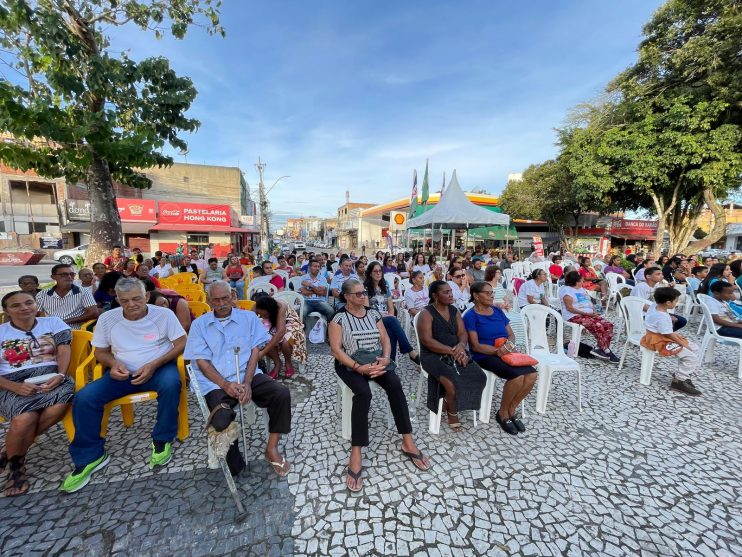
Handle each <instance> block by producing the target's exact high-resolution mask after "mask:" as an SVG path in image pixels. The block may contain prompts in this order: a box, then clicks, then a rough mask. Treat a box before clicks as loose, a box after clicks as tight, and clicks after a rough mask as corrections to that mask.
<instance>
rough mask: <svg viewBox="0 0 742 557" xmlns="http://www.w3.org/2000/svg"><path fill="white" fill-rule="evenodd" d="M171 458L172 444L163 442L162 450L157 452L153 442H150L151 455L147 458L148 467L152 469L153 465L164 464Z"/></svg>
mask: <svg viewBox="0 0 742 557" xmlns="http://www.w3.org/2000/svg"><path fill="white" fill-rule="evenodd" d="M171 458H173V444H172V443H165V446H164V447H163V449H162V451H160V452H159V453H158V452H157V449H156V448H155V444H154V443H152V456H151V457H150V459H149V469H150V470H152V469H154V467H155V466H165V465H166V464H167V463H168V462H170V459H171Z"/></svg>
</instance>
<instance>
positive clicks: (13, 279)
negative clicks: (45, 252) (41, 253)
mask: <svg viewBox="0 0 742 557" xmlns="http://www.w3.org/2000/svg"><path fill="white" fill-rule="evenodd" d="M55 264H56V262H55V263H41V264H39V265H14V266H8V267H0V288H2V290H3V291H4V292H5V291H9V290H10V289H9V288H8V287H10V286H17V285H18V277H21V276H23V275H36V276H37V277H39V283H40V284H44V283H46V282H49V281H51V270H52V267H53V266H54V265H55Z"/></svg>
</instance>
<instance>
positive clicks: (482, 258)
mask: <svg viewBox="0 0 742 557" xmlns="http://www.w3.org/2000/svg"><path fill="white" fill-rule="evenodd" d="M471 260H472V263H473V262H474V261H484V257H479V256H478V255H477V256H475V257H472V258H471Z"/></svg>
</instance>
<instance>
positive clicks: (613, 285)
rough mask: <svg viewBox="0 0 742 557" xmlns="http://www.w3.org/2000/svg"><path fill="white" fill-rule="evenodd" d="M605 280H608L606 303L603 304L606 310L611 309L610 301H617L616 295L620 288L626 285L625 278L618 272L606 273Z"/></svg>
mask: <svg viewBox="0 0 742 557" xmlns="http://www.w3.org/2000/svg"><path fill="white" fill-rule="evenodd" d="M605 278H606V280H607V281H608V288H609V291H608V303H607V304H606V306H605V310H606V312H607V311H608V310H610V309H611V303H614V304H615V303H617V302H618V295H619V294H620V293H621V289H623V288H625V287H626V286H628V285H627V284H626V279H625V278H624V277H623V276H621V275H619V274H618V273H606V275H605Z"/></svg>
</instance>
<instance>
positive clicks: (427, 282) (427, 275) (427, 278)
mask: <svg viewBox="0 0 742 557" xmlns="http://www.w3.org/2000/svg"><path fill="white" fill-rule="evenodd" d="M434 280H435V272H433V271H428V272H427V273H425V282H424V284H425V286H430V283H432V282H433V281H434Z"/></svg>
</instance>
